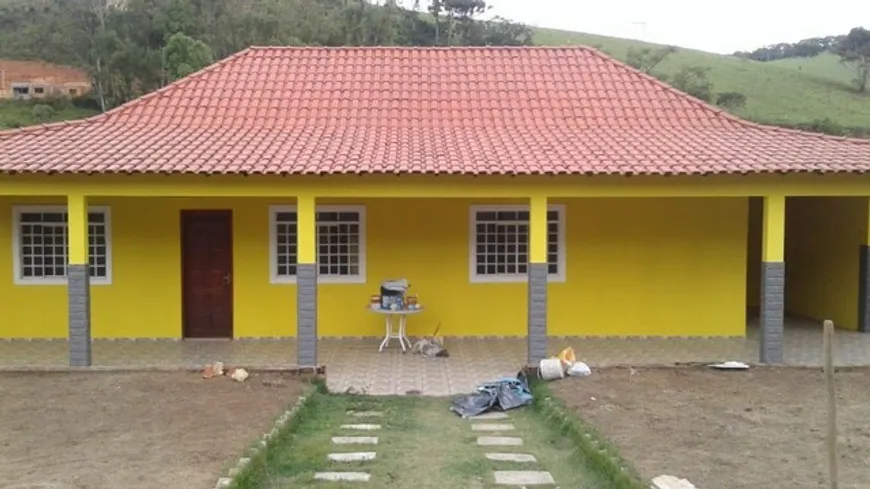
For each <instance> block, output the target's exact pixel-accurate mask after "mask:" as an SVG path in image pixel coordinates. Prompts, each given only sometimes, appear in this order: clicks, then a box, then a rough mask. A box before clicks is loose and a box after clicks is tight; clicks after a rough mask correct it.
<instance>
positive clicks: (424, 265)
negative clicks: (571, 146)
mask: <svg viewBox="0 0 870 489" xmlns="http://www.w3.org/2000/svg"><path fill="white" fill-rule="evenodd" d="M34 202H35V201H33V200H28V199H21V198H15V199H12V198H0V257H3V256H6V257H8V258H6V259H0V298H2V301H3V303H4V305H5V306H6V309H5V312H4V315H3V317H2V322H0V337H64V336H65V335H66V327H67V325H66V290H65V288H64V287H63V286H37V285H30V286H15V285H13V283H12V260H11V256H12V252H11V249H10V246H11V236H10V231H11V227H12V226H11V223H10V222H9V220H10V219H11V215H12V211H11V207H12V205H13V204H14V203H34ZM42 202H43V203H45V201H42ZM55 203H62V201H55ZM270 203H277V204H281V203H284V204H292V203H293V202H292V201H285V202H277V201H274V200H271V201H270V200H267V199H220V200H202V199H196V200H192V199H168V198H166V199H138V198H135V199H134V198H127V199H123V198H113V199H104V200H99V201H94V202H92V203H91V204H92V205H108V206H110V207H111V212H112V218H111V219H112V247H113V250H112V251H113V283H112V285H109V286H97V285H94V286H92V328H93V335H94V337H179V336H180V335H181V277H180V270H181V265H180V260H181V257H180V244H179V211H180V210H181V209H184V208H188V209H194V208H231V209H232V210H233V213H234V215H233V222H234V230H233V231H234V277H235V278H234V297H235V303H234V323H235V324H234V330H235V335H236V336H292V335H294V334H295V319H296V316H295V311H296V295H295V287H294V286H293V285H271V284H269V268H268V249H269V243H268V235H269V231H268V205H269V204H270ZM323 203H348V204H364V205H365V206H366V220H367V278H368V284H324V285H321V286H320V288H319V307H318V309H319V311H318V312H319V332H320V334H321V335H324V336H369V335H379V334H382V323H381V321H382V318H380V317H378V316H376V315H374V314H371V313H368V312H366V311H365V309H364V306H365V305H366V304H367V302H368V298H369V296H370V295H371V294H373V293H377V290H378V284H379V282H380V281H381V280H384V279H386V278H395V277H405V278H408V279H409V280H410V282H411V285H412V289H413V290H414V291H415V292H416V293H417V294H418V295H419V297H420V300H421V302H422V303H423V304H424V305H425V306H426V307H427V309H426V311H425V312H424V313H422V314H421V315H419V316H416V317H413V318H411V319H410V320H409V333H410V334H412V335H416V334H423V333H430V332H431V331H432V330H433V329H434V328H435V326H436V325H437V324H438V323H441V330H442V332H443V333H444V334H446V335H457V336H461V335H501V336H522V335H524V334H525V331H526V318H527V314H526V287H525V284H521V283H500V284H499V283H495V284H494V283H470V282H469V271H468V260H469V242H468V239H469V223H468V219H469V205H471V204H472V203H481V204H498V203H508V202H506V201H501V202H498V201H491V200H489V201H485V202H481V201H477V202H473V201H469V200H463V199H433V200H425V199H414V200H403V199H370V200H364V201H360V200H354V201H346V202H341V201H336V200H333V201H329V202H323ZM559 203H564V204H567V211H566V217H567V219H566V231H567V239H566V242H567V243H568V248H567V259H568V267H567V282H565V283H553V284H551V285H550V302H549V326H550V334H552V335H634V334H638V335H742V334H743V333H744V324H745V322H744V312H745V302H744V298H745V295H746V259H747V258H746V242H747V213H748V212H747V200H746V199H744V198H686V199H666V198H660V199H634V198H624V199H576V200H569V201H560V202H559ZM10 305H12V306H13V308H9V306H10Z"/></svg>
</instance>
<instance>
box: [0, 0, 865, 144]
mask: <svg viewBox="0 0 870 489" xmlns="http://www.w3.org/2000/svg"><path fill="white" fill-rule="evenodd" d="M21 1H23V0H0V56H3V57H9V58H12V59H44V60H51V61H54V62H58V63H61V64H79V65H81V64H82V63H83V62H84V64H85V66H80V67H81V68H87V69H88V70H89V71H91V72H95V73H97V72H98V73H100V74H99V75H98V76H99V77H100V79H101V80H102V86H103V87H104V88H105V96H104V97H103V101H104V102H105V106H106V107H112V106H116V105H118V104H120V103H123V102H124V101H127V100H130V99H131V98H134V97H135V96H138V95H140V94H141V93H143V92H148V91H151V90H154V89H156V88H158V87H159V86H161V85H162V84H163V83H165V82H166V81H169V80H171V79H172V78H174V77H175V76H176V75H175V73H176V71H175V68H181V67H183V66H187V65H186V64H185V63H187V62H190V63H191V65H190V66H188V67H187V68H193V67H194V66H195V67H201V66H204V65H206V64H208V61H209V60H211V59H213V58H221V57H224V56H227V55H228V54H230V53H233V52H236V51H239V50H241V49H243V48H245V47H247V46H249V45H251V44H292V45H308V44H320V45H346V44H349V45H377V44H394V45H438V44H441V43H443V42H444V40H443V39H442V40H441V41H439V40H438V34H437V32H439V30H438V27H437V23H436V22H435V21H434V17H432V16H430V15H429V14H426V13H418V12H413V11H409V10H404V9H396V8H392V9H390V8H381V7H378V8H374V9H373V8H363V7H362V5H364V3H358V4H357V3H354V2H347V1H346V0H306V1H303V0H300V1H299V2H280V1H279V2H274V1H267V0H246V2H247V3H249V4H251V5H256V6H257V8H256V9H253V8H251V9H248V10H243V11H240V12H236V13H234V12H235V11H234V10H233V8H234V7H233V6H234V5H235V6H237V0H135V1H134V0H127V2H126V4H125V5H126V6H125V8H124V9H119V10H113V11H112V14H111V15H110V16H109V17H107V21H106V22H108V23H109V24H108V25H107V27H106V29H107V31H108V32H110V33H111V36H109V37H111V38H112V39H114V41H113V42H111V43H108V42H107V43H105V45H104V44H103V43H99V42H97V40H98V39H97V38H96V37H93V36H92V34H90V33H89V31H88V30H87V29H86V28H84V27H83V26H85V27H86V25H87V23H83V22H82V21H81V20H79V19H91V20H94V17H93V16H94V14H93V12H90V11H89V10H87V8H86V7H82V5H88V4H86V3H82V2H70V1H66V0H30V2H28V3H27V4H25V5H26V6H27V7H26V8H25V7H21V5H18V3H20V2H21ZM33 2H38V3H39V4H40V5H41V6H42V7H41V8H38V9H37V8H32V7H31V6H32V5H33ZM82 8H85V10H81V9H82ZM77 9H78V10H77ZM155 9H156V10H155ZM270 9H271V10H270ZM158 14H159V15H158ZM441 22H442V23H443V22H445V21H444V20H443V19H442V21H441ZM473 22H474V23H472V24H462V27H461V28H460V26H459V24H457V26H455V27H450V28H448V27H445V26H448V25H453V24H449V23H448V24H443V25H442V26H441V29H442V30H444V32H443V33H442V35H444V36H448V37H449V38H450V40H449V42H450V43H453V44H472V45H487V44H489V45H503V44H523V43H527V42H528V40H529V36H530V35H531V40H532V42H533V43H534V44H539V45H577V44H585V45H590V46H594V47H597V48H599V49H601V50H602V51H604V52H605V53H607V54H609V55H611V56H613V57H615V58H617V59H620V60H623V61H626V60H627V58H628V53H629V51H630V50H631V49H632V48H645V47H648V48H653V49H656V48H660V47H662V46H659V45H655V44H649V43H644V42H640V41H632V40H628V39H619V38H612V37H606V36H598V35H592V34H584V33H579V32H570V31H560V30H555V29H540V28H538V29H532V30H531V31H529V30H528V28H527V27H525V26H521V25H516V24H503V23H499V22H484V21H473ZM180 28H183V29H184V32H180V31H178V29H180ZM170 33H178V34H179V35H180V36H181V38H182V39H178V42H179V43H180V44H175V45H174V46H173V47H174V48H176V51H173V52H174V53H176V54H175V55H174V56H175V57H173V58H172V59H174V60H176V64H178V66H175V68H172V67H169V66H166V65H163V64H162V56H163V55H164V54H165V53H164V52H163V51H164V50H165V49H167V48H168V47H169V45H168V41H166V39H168V38H169V36H170ZM188 33H189V36H188ZM109 37H107V39H108V38H109ZM196 43H200V44H199V46H200V47H199V48H197V44H196ZM182 48H183V49H182ZM194 48H196V49H201V51H198V52H199V53H200V54H201V56H200V57H199V58H197V59H193V58H191V59H187V60H181V61H178V60H179V59H180V58H178V56H180V55H181V54H182V53H184V55H185V56H190V55H191V53H193V52H195V51H192V50H193V49H194ZM103 49H105V50H106V51H105V52H102V54H100V56H99V59H100V60H102V61H103V62H102V63H101V64H96V65H95V59H97V57H96V54H94V53H100V52H101V51H100V50H103ZM202 50H204V51H202ZM82 53H90V54H87V55H83V54H82ZM90 58H94V59H90ZM203 60H204V62H202V61H203ZM106 61H108V63H107V62H106ZM97 65H98V66H100V68H99V70H100V71H95V70H97V68H96V66H97ZM684 67H703V68H706V69H709V71H708V75H707V76H708V78H709V80H710V81H711V82H712V84H713V88H712V91H713V94H714V95H715V94H719V93H723V92H736V93H739V94H742V95H743V96H745V97H746V101H745V104H744V105H742V106H737V107H735V108H731V109H728V110H731V111H732V112H733V113H735V114H737V115H739V116H741V117H744V118H746V119H749V120H753V121H757V122H762V123H768V124H776V125H783V126H789V127H802V128H809V129H811V130H818V131H823V132H829V133H832V134H845V133H846V132H847V129H848V130H850V131H848V132H850V133H852V134H864V135H867V136H870V94H864V95H859V94H857V93H855V92H854V91H853V89H852V88H851V86H850V80H851V78H852V76H851V74H850V73H849V71H848V70H847V69H846V68H845V67H844V66H842V65H840V63H839V62H838V59H837V57H836V56H834V55H831V54H823V55H820V56H817V57H814V58H804V59H784V60H781V61H772V62H760V61H753V60H749V59H743V58H737V57H734V56H725V55H718V54H712V53H707V52H702V51H696V50H691V49H682V48H680V49H678V50H677V51H676V52H675V53H673V54H671V55H670V56H669V57H668V58H666V59H665V60H664V61H663V62H662V63H660V64H659V65H658V66H656V67H655V68H654V70H653V71H652V73H653V74H654V75H656V76H660V77H663V78H664V79H666V80H667V79H673V76H674V74H676V73H678V72H679V71H680V70H681V69H682V68H684ZM182 71H184V73H189V72H190V70H187V69H185V70H182ZM178 76H180V75H178ZM713 98H714V99H715V97H713ZM79 105H80V104H79ZM53 109H54V110H46V107H36V108H34V105H33V104H29V103H12V102H0V128H3V127H19V126H23V125H29V124H33V123H36V122H39V121H49V120H51V121H53V120H60V119H66V118H76V117H81V116H84V115H87V114H90V113H92V112H89V111H88V110H85V109H71V108H70V107H69V106H68V105H67V106H54V107H53Z"/></svg>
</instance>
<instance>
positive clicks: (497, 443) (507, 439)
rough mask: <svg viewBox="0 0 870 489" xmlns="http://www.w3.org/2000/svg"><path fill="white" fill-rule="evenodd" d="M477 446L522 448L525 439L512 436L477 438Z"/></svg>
mask: <svg viewBox="0 0 870 489" xmlns="http://www.w3.org/2000/svg"><path fill="white" fill-rule="evenodd" d="M477 444H478V445H480V446H482V447H509V446H521V445H522V444H523V439H522V438H514V437H511V436H480V437H478V438H477Z"/></svg>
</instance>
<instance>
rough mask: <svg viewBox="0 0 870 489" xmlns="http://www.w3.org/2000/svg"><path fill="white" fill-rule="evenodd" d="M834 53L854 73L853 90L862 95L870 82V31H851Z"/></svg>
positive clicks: (857, 29)
mask: <svg viewBox="0 0 870 489" xmlns="http://www.w3.org/2000/svg"><path fill="white" fill-rule="evenodd" d="M834 52H835V54H836V55H837V56H839V57H840V62H841V63H843V64H844V65H846V66H848V67H849V69H851V70H852V71H853V72H854V73H855V79H854V80H853V82H854V83H855V88H856V89H857V90H858V92H859V93H864V92H865V91H866V90H867V83H868V81H870V31H868V30H867V29H864V28H862V27H856V28H854V29H852V30H851V31H849V34H848V35H847V36H846V37H845V38H844V39H843V40H842V41H841V42H840V44H838V45H837V47H836V49H835V50H834Z"/></svg>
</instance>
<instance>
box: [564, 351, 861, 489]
mask: <svg viewBox="0 0 870 489" xmlns="http://www.w3.org/2000/svg"><path fill="white" fill-rule="evenodd" d="M836 384H837V398H838V406H837V409H838V421H839V433H840V436H839V461H840V466H839V467H840V469H839V471H840V478H839V480H840V485H839V487H840V488H841V489H852V488H855V489H857V488H859V487H862V488H866V487H867V484H868V480H870V478H868V474H870V370H855V371H843V372H838V373H837V376H836ZM551 387H552V388H553V391H554V393H556V395H557V396H558V397H559V398H561V399H562V400H563V401H565V402H566V403H567V404H568V406H569V407H570V408H571V409H572V410H574V411H576V413H577V414H578V415H579V416H580V417H581V418H582V419H583V420H585V421H586V422H588V423H589V424H590V425H592V426H593V427H594V428H595V429H597V430H598V432H599V433H601V434H602V435H604V436H605V437H606V438H608V439H609V440H610V441H611V442H612V443H613V444H614V445H615V446H616V447H617V448H618V449H619V450H620V452H621V453H622V455H623V456H624V457H625V458H626V459H627V460H628V461H629V462H630V463H632V464H633V465H634V467H635V468H636V469H637V470H638V471H639V472H640V473H641V475H642V476H643V477H644V478H645V479H646V480H650V479H652V478H653V477H655V476H658V475H661V474H670V475H675V476H679V477H684V478H687V479H688V480H689V481H691V482H692V483H693V484H695V485H696V486H697V487H698V488H699V489H720V488H723V489H724V488H729V489H742V488H745V489H749V488H752V489H757V488H765V489H804V488H822V487H826V485H825V484H826V482H825V481H826V480H827V479H826V477H827V476H826V474H827V449H826V442H825V433H826V428H825V427H826V413H827V411H826V405H827V404H826V397H825V396H826V394H825V382H824V376H823V374H822V373H821V371H820V369H813V370H809V369H787V368H769V369H768V368H755V369H753V370H750V371H725V372H723V371H715V370H711V369H706V368H704V369H699V368H674V369H649V370H645V369H634V370H631V369H607V370H598V371H594V372H593V375H592V376H591V377H587V378H582V379H566V380H564V381H561V382H556V383H553V384H551Z"/></svg>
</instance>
